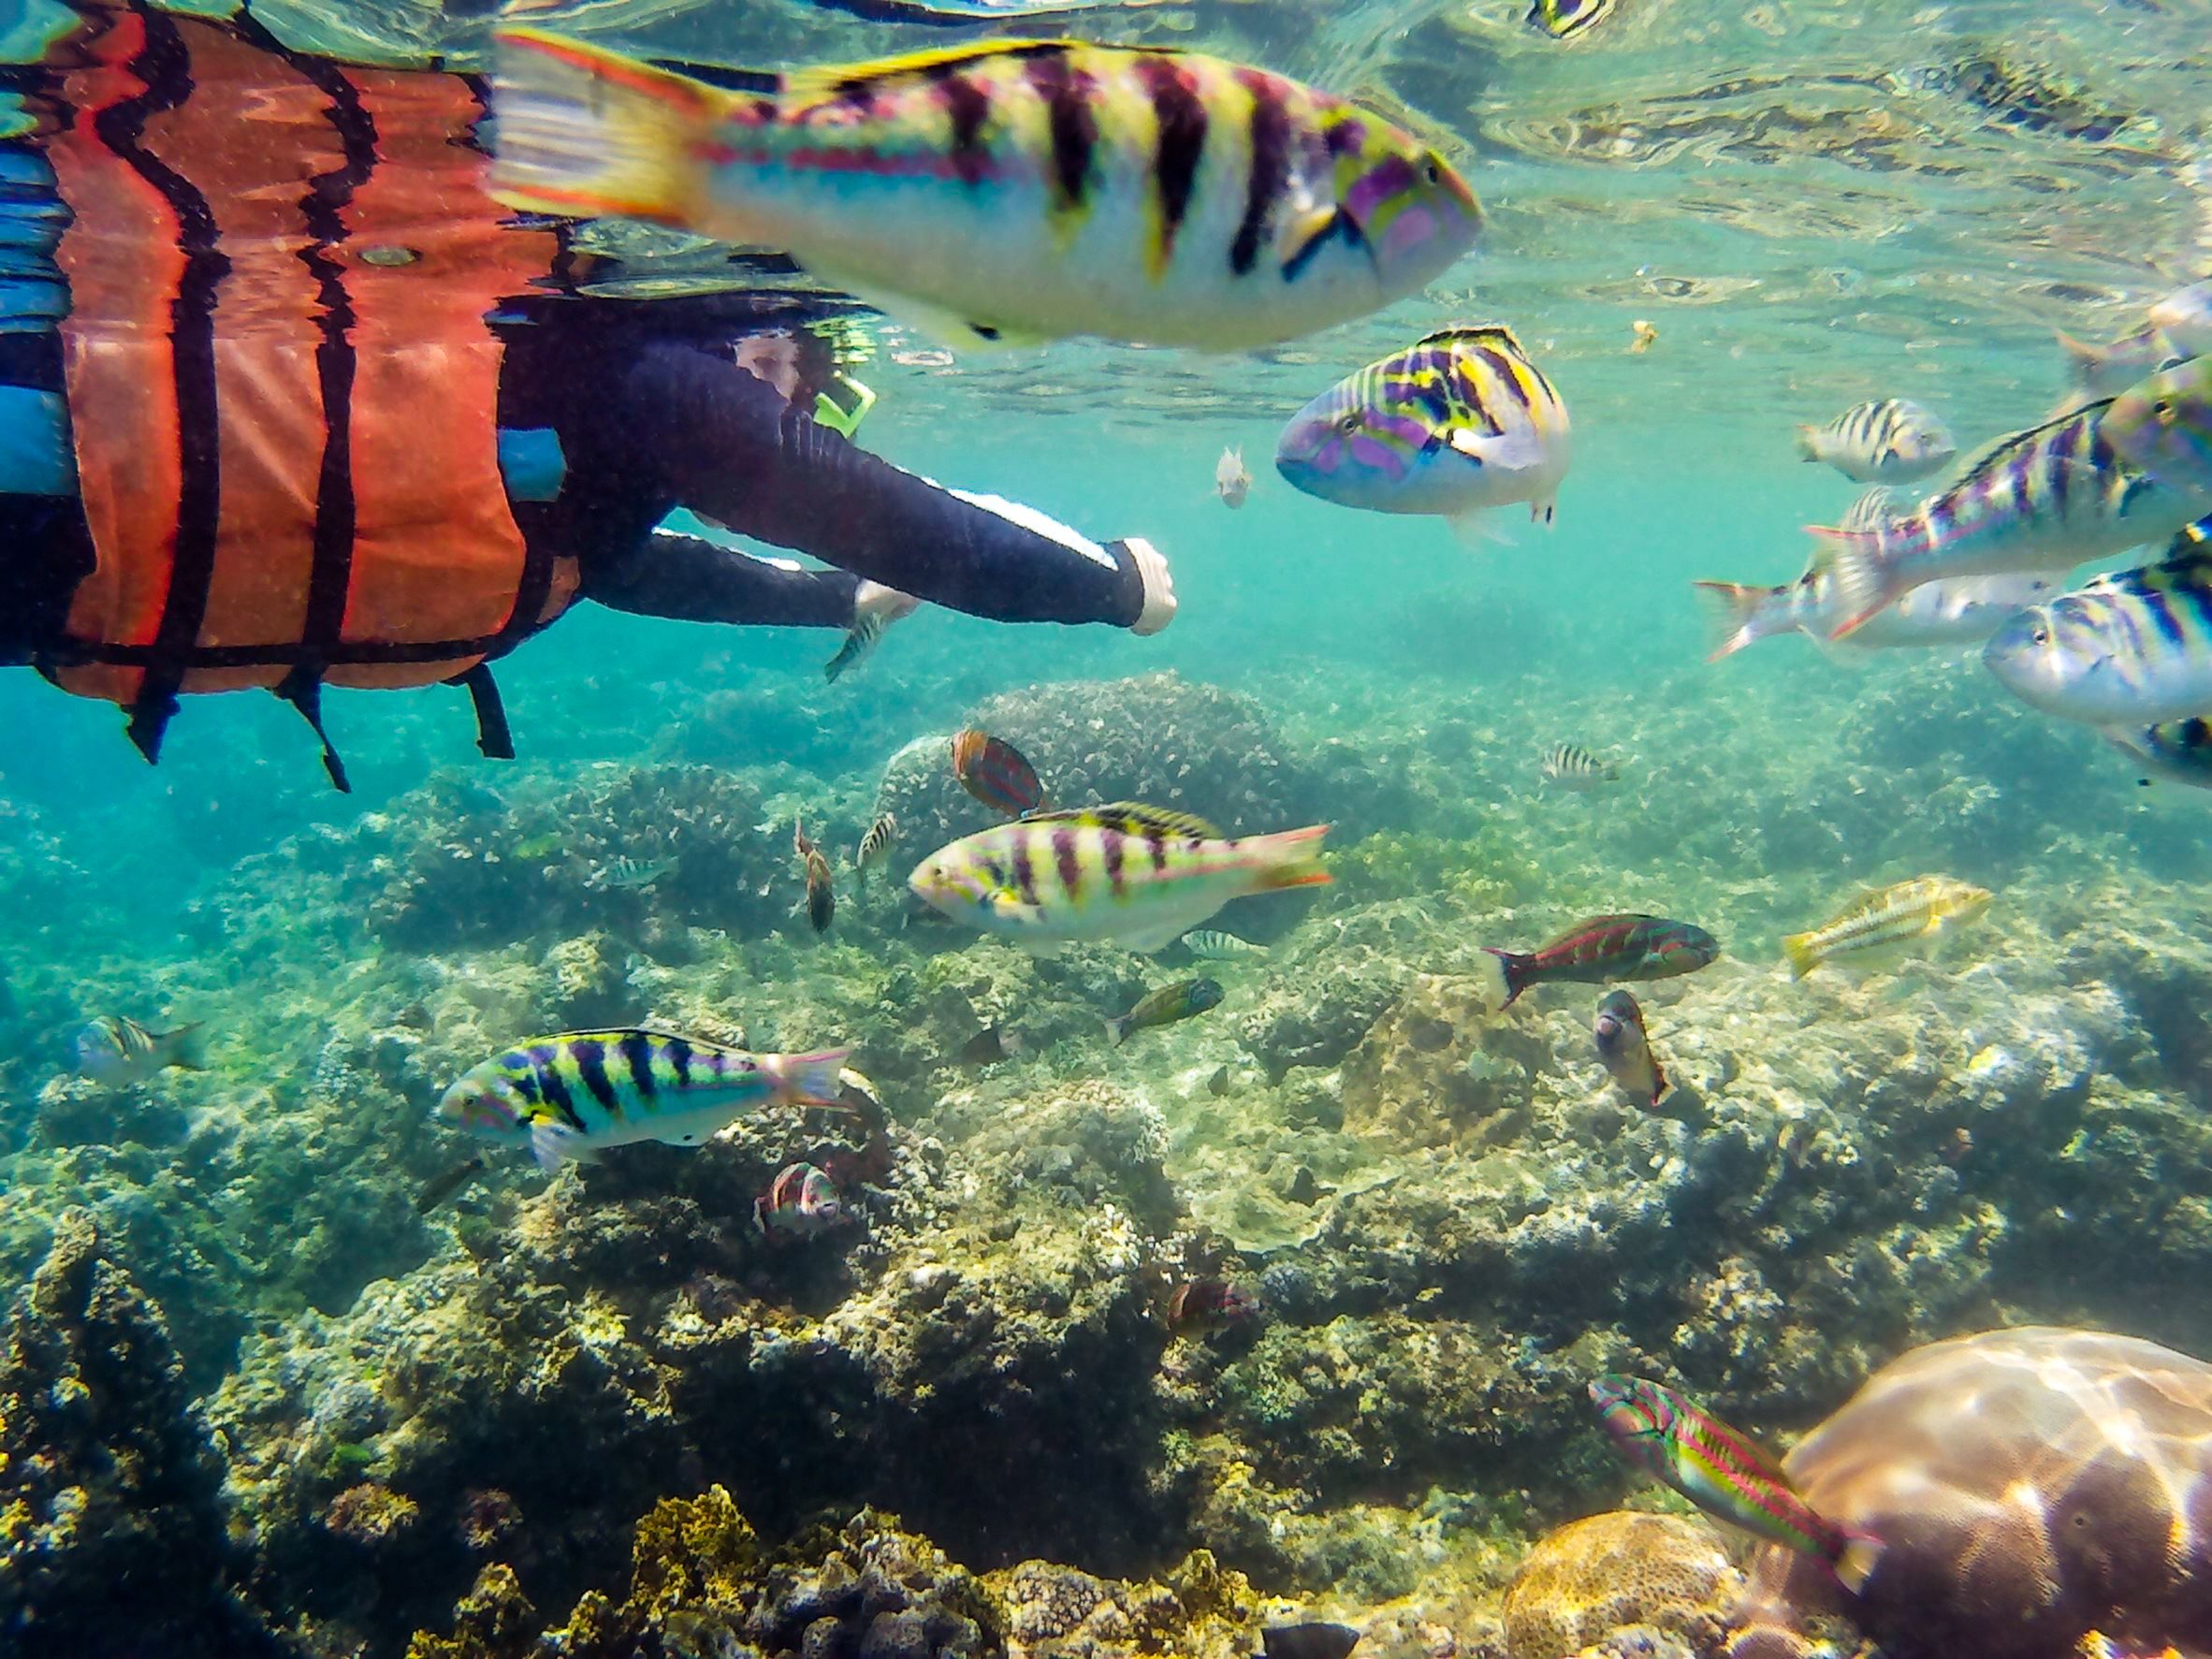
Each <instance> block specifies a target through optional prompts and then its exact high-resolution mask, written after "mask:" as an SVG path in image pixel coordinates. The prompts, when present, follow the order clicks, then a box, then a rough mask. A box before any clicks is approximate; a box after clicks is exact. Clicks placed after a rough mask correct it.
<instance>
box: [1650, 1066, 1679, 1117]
mask: <svg viewBox="0 0 2212 1659" xmlns="http://www.w3.org/2000/svg"><path fill="white" fill-rule="evenodd" d="M1672 1093H1674V1084H1672V1083H1670V1082H1668V1081H1667V1076H1666V1067H1664V1066H1662V1065H1661V1064H1660V1063H1659V1056H1658V1055H1652V1105H1653V1106H1657V1105H1658V1104H1659V1102H1660V1101H1662V1100H1664V1099H1666V1097H1667V1096H1668V1095H1670V1094H1672Z"/></svg>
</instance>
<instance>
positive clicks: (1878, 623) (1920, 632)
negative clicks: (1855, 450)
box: [1691, 486, 2058, 662]
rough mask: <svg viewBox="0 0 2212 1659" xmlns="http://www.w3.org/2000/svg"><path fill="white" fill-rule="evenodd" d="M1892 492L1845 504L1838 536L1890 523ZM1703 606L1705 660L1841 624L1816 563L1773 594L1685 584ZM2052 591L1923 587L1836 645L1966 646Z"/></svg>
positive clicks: (1825, 575)
mask: <svg viewBox="0 0 2212 1659" xmlns="http://www.w3.org/2000/svg"><path fill="white" fill-rule="evenodd" d="M1896 499H1897V498H1896V496H1895V493H1894V492H1893V491H1891V490H1889V489H1887V488H1882V487H1879V486H1878V487H1876V488H1873V489H1870V490H1868V491H1867V492H1866V494H1864V495H1862V496H1860V497H1859V498H1858V500H1857V501H1855V502H1852V504H1851V510H1850V511H1849V512H1847V513H1845V514H1844V515H1843V521H1842V523H1841V525H1839V526H1838V528H1839V529H1841V530H1846V531H1862V530H1878V529H1879V528H1880V527H1881V526H1882V525H1883V524H1885V523H1886V522H1887V521H1888V520H1889V519H1890V518H1892V517H1896V516H1897V515H1896V509H1895V502H1896ZM1691 586H1692V588H1694V589H1695V591H1696V594H1697V599H1698V602H1699V604H1702V605H1703V606H1704V607H1705V610H1706V615H1707V618H1708V622H1709V624H1710V632H1711V636H1712V649H1711V651H1710V654H1709V655H1708V656H1707V657H1706V659H1705V660H1706V661H1707V662H1719V661H1720V660H1721V659H1722V658H1723V657H1728V656H1733V655H1734V654H1735V653H1736V652H1738V651H1740V650H1741V649H1743V648H1744V647H1745V646H1747V645H1754V644H1756V643H1757V642H1758V641H1760V640H1762V639H1769V638H1772V637H1773V636H1774V635H1775V634H1778V633H1800V632H1801V633H1806V634H1808V635H1810V636H1811V637H1812V638H1813V639H1816V640H1826V639H1827V638H1828V636H1829V635H1830V634H1832V633H1835V631H1836V630H1837V629H1838V628H1839V627H1840V626H1841V625H1842V622H1843V618H1844V613H1843V604H1842V600H1841V595H1840V594H1839V593H1838V591H1837V588H1836V577H1835V573H1834V572H1833V571H1830V570H1827V569H1826V568H1824V567H1822V566H1819V565H1815V566H1814V567H1813V568H1812V569H1811V570H1808V571H1807V572H1806V573H1805V574H1804V575H1801V576H1799V577H1798V578H1797V580H1796V581H1794V582H1785V583H1783V585H1782V586H1781V587H1779V588H1759V587H1747V586H1745V585H1744V584H1742V583H1739V582H1694V583H1692V584H1691ZM2057 590H2058V583H2057V582H2055V581H2052V580H2051V579H2049V578H2048V577H2045V576H2037V575H2002V576H1964V577H1960V578H1957V579H1956V580H1951V581H1943V582H1927V583H1923V584H1922V585H1921V586H1920V587H1917V588H1915V589H1913V590H1912V591H1911V592H1909V593H1907V594H1905V595H1904V597H1902V598H1901V599H1899V600H1897V601H1896V602H1895V603H1894V604H1889V605H1886V606H1885V607H1884V608H1883V609H1882V610H1880V611H1878V612H1877V613H1876V614H1875V615H1874V616H1873V617H1872V618H1870V620H1869V621H1867V622H1865V623H1864V624H1862V625H1861V626H1860V627H1858V628H1855V629H1854V630H1853V631H1852V632H1851V633H1849V634H1847V635H1845V636H1844V637H1843V638H1842V639H1841V640H1838V641H1837V642H1836V643H1837V644H1839V645H1844V646H1854V647H1858V648H1864V649H1870V650H1882V649H1891V648H1902V647H1909V646H1941V645H1967V644H1972V642H1973V641H1976V640H1983V639H1987V638H1988V637H1989V636H1990V635H1991V634H1992V633H1996V632H1997V630H1998V629H1999V628H2000V627H2001V626H2003V624H2004V621H2005V619H2006V618H2008V617H2011V616H2013V615H2014V614H2015V613H2016V612H2017V611H2018V610H2020V608H2021V607H2022V606H2024V605H2030V604H2034V603H2035V602H2036V601H2037V600H2039V599H2043V598H2045V597H2046V596H2048V595H2049V594H2051V593H2054V592H2056V591H2057Z"/></svg>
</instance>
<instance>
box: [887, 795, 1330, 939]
mask: <svg viewBox="0 0 2212 1659" xmlns="http://www.w3.org/2000/svg"><path fill="white" fill-rule="evenodd" d="M1328 833H1329V826H1328V825H1327V824H1325V823H1320V824H1313V825H1311V826H1309V827H1307V828H1305V829H1295V830H1286V831H1284V832H1282V833H1281V834H1279V835H1273V836H1249V837H1243V838H1241V839H1228V838H1225V837H1222V835H1221V833H1220V832H1219V831H1218V830H1216V829H1215V828H1214V826H1213V825H1212V824H1210V823H1207V822H1204V821H1203V820H1201V819H1197V818H1192V817H1190V816H1188V815H1187V814H1186V813H1181V812H1169V811H1164V810H1162V809H1161V808H1157V807H1145V806H1140V805H1137V804H1136V803H1133V802H1127V801H1122V802H1115V803H1113V804H1111V805H1108V806H1103V807H1084V808H1078V809H1076V810H1074V811H1069V812H1043V813H1036V814H1033V815H1032V816H1030V817H1028V818H1026V819H1024V820H1022V821H1021V822H1019V823H1005V824H1000V825H999V826H998V827H997V828H996V829H988V830H984V831H983V832H982V834H980V835H973V836H969V837H967V838H966V839H965V840H960V841H954V842H953V844H952V845H951V846H949V847H944V848H940V849H939V851H936V852H934V853H932V854H931V855H930V856H929V857H928V858H925V859H924V860H923V861H922V863H921V864H920V865H919V866H916V868H915V870H914V873H913V875H912V876H910V878H909V879H908V885H909V886H910V887H911V888H912V889H913V891H914V894H915V895H916V896H917V897H919V898H920V899H922V900H923V901H924V903H926V904H928V905H930V906H932V907H934V908H935V909H937V910H940V911H942V912H943V913H944V914H945V915H947V916H950V917H951V918H952V919H953V921H955V922H965V923H967V924H968V925H969V926H971V927H980V928H982V930H983V931H984V932H986V933H996V934H1000V935H1003V936H1005V937H1006V938H1008V939H1011V940H1013V942H1015V943H1016V944H1019V945H1022V946H1024V947H1026V948H1027V949H1029V950H1032V951H1040V952H1043V951H1051V950H1055V949H1056V948H1058V946H1059V945H1061V944H1062V943H1065V942H1068V941H1070V940H1085V941H1091V942H1097V943H1104V942H1109V941H1111V942H1113V943H1118V944H1121V945H1124V946H1126V947H1128V949H1129V950H1132V951H1157V950H1161V949H1163V948H1164V947H1166V946H1167V945H1169V944H1171V943H1172V942H1173V941H1174V940H1176V939H1179V938H1181V937H1182V936H1183V935H1184V934H1185V933H1186V932H1188V931H1189V930H1190V929H1191V928H1193V927H1196V926H1197V925H1198V924H1200V923H1201V922H1203V921H1205V920H1206V919H1207V918H1208V917H1210V916H1212V915H1213V914H1214V912H1215V911H1216V910H1220V909H1221V907H1222V906H1223V905H1225V904H1227V903H1229V901H1230V899H1232V898H1244V897H1245V896H1247V895H1251V894H1255V893H1272V892H1273V891H1275V890H1276V889H1278V888H1284V887H1307V886H1314V885H1317V884H1319V883H1323V882H1326V881H1328V880H1330V876H1329V872H1328V871H1327V870H1325V869H1323V868H1322V867H1321V866H1320V864H1319V862H1318V860H1317V854H1318V853H1319V852H1320V850H1321V838H1322V837H1324V836H1326V835H1327V834H1328Z"/></svg>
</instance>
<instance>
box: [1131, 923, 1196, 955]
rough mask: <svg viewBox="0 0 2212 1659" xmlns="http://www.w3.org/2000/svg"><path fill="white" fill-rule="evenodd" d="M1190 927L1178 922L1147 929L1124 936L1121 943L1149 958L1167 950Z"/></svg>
mask: <svg viewBox="0 0 2212 1659" xmlns="http://www.w3.org/2000/svg"><path fill="white" fill-rule="evenodd" d="M1188 926H1189V924H1187V923H1181V922H1177V923H1171V924H1169V925H1167V926H1165V927H1158V926H1154V927H1147V928H1144V929H1142V930H1141V931H1139V932H1136V933H1128V934H1124V935H1122V939H1121V943H1122V945H1123V947H1124V948H1125V949H1128V950H1131V951H1134V952H1136V953H1138V954H1139V955H1141V956H1148V955H1150V954H1151V953H1153V952H1155V951H1164V950H1166V949H1167V948H1168V947H1169V946H1170V945H1171V944H1173V943H1174V942H1175V941H1176V940H1177V939H1181V938H1182V937H1183V935H1184V934H1185V933H1186V931H1187V930H1188Z"/></svg>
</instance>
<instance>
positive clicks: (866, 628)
mask: <svg viewBox="0 0 2212 1659" xmlns="http://www.w3.org/2000/svg"><path fill="white" fill-rule="evenodd" d="M883 628H884V621H883V618H881V617H880V616H878V615H874V614H870V615H868V616H865V617H862V618H859V619H858V620H857V621H855V622H854V623H853V624H852V626H851V627H850V628H848V629H846V630H845V643H844V644H843V645H841V646H839V647H838V648H837V655H836V656H834V657H832V658H831V659H830V660H829V661H828V662H824V663H823V664H822V678H823V679H826V680H828V681H830V682H831V683H832V684H835V683H836V682H837V680H839V679H842V678H843V677H845V676H846V675H848V674H851V672H852V671H853V670H854V669H855V668H858V667H859V666H860V665H861V664H862V663H863V662H866V661H867V660H868V658H869V657H871V656H873V655H874V654H875V649H876V647H877V646H879V645H880V644H881V643H882V640H883Z"/></svg>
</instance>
